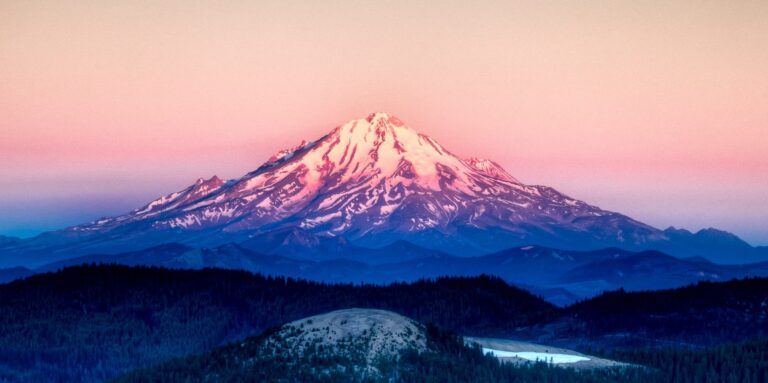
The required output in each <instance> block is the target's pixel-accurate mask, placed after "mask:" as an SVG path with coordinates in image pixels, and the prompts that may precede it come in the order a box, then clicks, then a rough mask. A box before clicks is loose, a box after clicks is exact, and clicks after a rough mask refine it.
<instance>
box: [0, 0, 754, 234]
mask: <svg viewBox="0 0 768 383" xmlns="http://www.w3.org/2000/svg"><path fill="white" fill-rule="evenodd" d="M0 20H2V22H0V161H1V162H0V210H2V211H4V213H5V214H4V216H3V217H1V218H0V234H2V233H7V234H20V235H30V234H32V233H34V232H36V231H40V230H44V229H53V228H57V227H60V226H63V225H69V224H74V223H79V222H81V221H84V220H90V219H92V218H95V217H97V216H100V215H107V214H114V213H119V212H122V211H124V210H128V209H130V208H133V207H137V206H138V205H140V204H142V203H144V202H146V201H147V200H148V199H151V198H153V197H155V196H157V195H160V194H165V193H167V192H170V191H173V190H176V189H179V188H181V187H183V186H185V185H187V184H189V183H191V182H192V181H194V179H196V178H197V177H200V176H210V175H212V174H218V175H220V176H222V177H237V176H240V175H241V174H243V173H245V172H247V171H250V170H253V169H255V168H256V167H258V165H259V164H260V163H261V162H263V161H264V160H265V159H266V158H268V157H269V156H270V155H271V154H272V153H273V152H274V151H277V150H278V149H280V148H282V147H285V146H291V145H294V144H296V143H298V142H299V141H301V139H313V138H317V137H319V136H321V135H322V134H324V133H326V132H327V131H329V130H330V129H331V128H332V127H334V126H336V125H338V124H340V123H342V122H344V121H346V120H349V119H352V118H358V117H361V116H365V115H367V114H368V113H370V112H372V111H376V110H381V111H387V112H389V113H392V114H395V115H397V116H399V117H400V118H401V119H402V120H404V121H405V122H406V123H407V124H408V125H409V126H411V127H413V128H415V129H417V130H419V131H421V132H423V133H426V134H429V135H431V136H433V137H434V138H436V139H437V140H438V141H440V142H441V143H442V144H443V145H444V146H446V147H448V148H449V149H451V150H452V151H453V152H455V153H457V154H460V155H464V156H470V155H478V156H483V157H488V158H491V159H494V160H496V161H497V162H499V163H501V164H502V165H503V166H505V167H506V168H507V169H508V170H509V172H510V173H512V174H513V175H514V176H516V177H517V178H519V179H521V180H522V181H524V182H527V183H535V184H546V185H551V186H554V187H556V188H558V189H560V190H561V191H563V192H565V193H566V194H569V195H572V196H574V197H577V198H580V199H584V200H586V201H587V202H590V203H593V204H596V205H598V206H600V207H603V208H606V209H610V210H615V211H620V212H623V213H626V214H628V215H631V216H633V217H635V218H637V219H640V220H642V221H645V222H647V223H650V224H652V225H655V226H658V227H662V228H663V227H666V226H669V225H676V226H683V227H687V228H689V229H699V228H701V227H709V226H714V227H718V228H722V229H726V230H729V231H733V232H735V233H737V234H739V235H741V236H743V237H744V238H745V239H747V240H749V241H750V242H752V243H757V244H768V226H767V225H765V223H764V222H766V221H768V220H767V219H766V218H768V155H766V153H768V2H766V1H672V2H670V1H615V0H614V1H475V2H468V1H439V2H436V1H431V2H419V1H317V2H308V1H270V2H265V1H230V2H213V1H210V2H209V1H189V0H187V1H163V2H157V1H110V0H101V1H76V2H65V1H53V0H49V1H2V2H0Z"/></svg>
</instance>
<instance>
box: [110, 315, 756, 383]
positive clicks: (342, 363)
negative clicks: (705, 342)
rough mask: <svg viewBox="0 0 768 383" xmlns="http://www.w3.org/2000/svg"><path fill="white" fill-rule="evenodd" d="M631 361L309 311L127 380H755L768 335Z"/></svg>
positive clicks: (617, 354)
mask: <svg viewBox="0 0 768 383" xmlns="http://www.w3.org/2000/svg"><path fill="white" fill-rule="evenodd" d="M611 357H613V358H615V359H620V360H624V361H628V362H630V363H631V364H621V365H618V366H614V367H607V368H592V369H586V370H585V369H579V370H576V369H572V368H561V367H556V366H553V365H548V364H546V363H541V362H539V363H532V362H527V363H504V362H501V361H500V360H497V359H496V358H494V357H492V356H490V355H483V353H482V351H481V350H480V349H479V348H472V347H468V346H467V345H466V344H465V343H464V342H462V340H461V337H458V336H456V335H453V334H451V333H449V332H445V331H441V330H439V329H438V328H436V327H435V326H431V325H427V326H424V325H422V324H419V323H417V322H415V321H412V320H410V319H408V318H405V317H402V316H400V315H398V314H395V313H392V312H388V311H383V310H366V309H352V310H340V311H334V312H331V313H327V314H322V315H318V316H313V317H310V318H305V319H302V320H299V321H295V322H292V323H289V324H287V325H285V326H282V327H280V328H279V329H275V330H271V331H268V332H265V333H264V334H262V335H260V336H257V337H251V338H248V339H246V340H244V341H241V342H237V343H234V344H231V345H229V346H225V347H220V348H216V349H214V350H213V351H211V352H208V353H204V354H201V355H196V356H190V357H186V358H178V359H174V360H171V361H169V362H165V363H162V364H160V365H158V366H153V367H151V368H146V369H140V370H136V371H133V372H131V373H128V374H126V375H124V376H121V377H120V378H118V379H117V380H116V382H119V383H129V382H157V383H164V382H179V381H185V382H253V381H280V382H473V383H477V382H494V383H496V382H559V383H570V382H590V383H600V382H623V383H632V382H643V383H676V382H680V383H682V382H712V383H714V382H755V383H761V382H766V381H768V342H766V341H752V342H747V343H738V344H727V345H721V346H718V347H713V348H709V349H664V350H651V349H640V350H631V351H614V352H612V353H611Z"/></svg>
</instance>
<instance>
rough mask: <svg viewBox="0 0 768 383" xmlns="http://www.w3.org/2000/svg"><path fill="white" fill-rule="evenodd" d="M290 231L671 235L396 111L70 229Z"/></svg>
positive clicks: (544, 238) (615, 237) (490, 240)
mask: <svg viewBox="0 0 768 383" xmlns="http://www.w3.org/2000/svg"><path fill="white" fill-rule="evenodd" d="M285 228H296V229H300V230H303V231H306V232H309V233H311V234H312V235H317V236H321V237H343V238H345V239H346V240H349V241H351V242H352V243H358V244H360V245H363V246H374V247H375V246H383V245H386V244H388V243H392V242H394V241H397V240H408V241H412V242H414V243H417V244H420V245H422V246H427V247H432V248H435V249H440V250H449V249H452V250H454V253H456V252H464V251H466V252H468V253H474V254H480V253H483V252H487V251H493V250H498V249H502V248H505V247H509V246H514V245H524V244H532V243H537V244H542V245H560V246H565V247H568V246H569V245H570V247H571V248H580V247H581V248H583V247H593V246H607V245H621V244H626V245H635V244H642V243H645V242H649V241H653V240H657V239H661V238H663V237H664V234H663V233H662V232H660V231H659V230H657V229H654V228H652V227H650V226H647V225H644V224H642V223H640V222H637V221H634V220H632V219H630V218H628V217H625V216H623V215H620V214H617V213H612V212H608V211H604V210H601V209H599V208H597V207H594V206H590V205H588V204H586V203H584V202H582V201H579V200H576V199H573V198H570V197H568V196H565V195H563V194H561V193H559V192H557V191H555V190H554V189H551V188H548V187H544V186H531V185H525V184H523V183H521V182H519V181H518V180H517V179H515V178H514V177H512V176H511V175H510V174H509V173H507V172H506V171H505V170H504V169H503V168H502V167H501V166H499V165H498V164H496V163H495V162H493V161H490V160H485V159H480V158H469V159H461V158H459V157H457V156H455V155H453V154H452V153H451V152H450V151H448V150H447V149H446V148H444V147H443V146H441V145H440V144H439V143H438V142H437V141H435V140H434V139H432V138H431V137H428V136H425V135H423V134H419V133H417V132H416V131H414V130H412V129H411V128H409V127H407V126H406V125H405V124H404V123H403V122H402V121H401V120H400V119H398V118H397V117H394V116H391V115H389V114H386V113H373V114H371V115H369V116H368V117H366V118H363V119H357V120H352V121H349V122H347V123H345V124H343V125H341V126H339V127H336V128H335V129H333V130H331V131H330V132H329V133H328V134H327V135H325V136H323V137H321V138H320V139H318V140H316V141H312V142H302V143H301V144H300V145H298V146H296V147H294V148H290V149H288V150H284V151H281V152H279V153H277V154H276V155H274V156H272V158H270V160H269V161H267V163H265V164H263V165H262V166H261V167H259V168H258V169H257V170H255V171H253V172H251V173H249V174H247V175H245V176H244V177H242V178H240V179H236V180H231V181H228V182H224V181H222V180H220V179H218V178H217V177H214V178H211V179H209V180H203V179H200V180H198V182H196V183H195V184H194V185H192V186H190V187H188V188H187V189H184V190H182V191H180V192H177V193H173V194H170V195H167V196H164V197H162V198H159V199H157V200H155V201H153V202H151V203H150V204H148V205H147V206H145V207H143V208H141V209H137V210H135V211H133V212H131V213H129V214H126V215H124V216H120V217H115V218H107V219H102V220H98V221H95V222H93V223H92V224H89V225H84V226H78V227H75V228H73V229H70V230H74V231H77V232H80V233H83V232H85V233H105V232H110V231H113V230H119V231H120V232H126V231H134V232H152V231H155V232H158V231H160V232H167V231H171V232H173V233H175V235H178V236H179V237H184V235H185V233H186V234H188V235H191V236H195V237H196V238H200V237H201V235H200V233H201V232H203V231H209V234H213V235H209V236H208V237H209V238H213V237H220V238H228V240H231V238H232V237H233V236H234V237H237V236H238V235H239V237H238V238H240V239H243V238H250V237H253V236H257V235H259V234H263V233H266V232H269V231H272V230H275V229H285ZM181 241H182V242H186V243H190V244H194V243H193V241H190V240H185V239H184V238H182V239H181ZM569 242H572V243H569ZM464 254H467V253H464Z"/></svg>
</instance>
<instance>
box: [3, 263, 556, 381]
mask: <svg viewBox="0 0 768 383" xmlns="http://www.w3.org/2000/svg"><path fill="white" fill-rule="evenodd" d="M350 307H369V308H380V309H388V310H392V311H395V312H398V313H400V314H403V315H407V316H408V317H410V318H414V319H417V320H419V321H422V322H425V323H436V324H438V325H439V326H441V327H443V328H446V329H452V330H454V331H457V332H460V333H468V334H486V335H489V334H497V333H498V332H499V331H503V330H504V329H512V328H517V327H521V326H528V325H530V324H532V323H538V322H541V321H546V320H548V319H550V318H553V317H554V316H556V315H557V313H558V310H557V309H556V308H555V307H554V306H552V305H550V304H549V303H546V302H544V301H543V300H541V299H540V298H537V297H535V296H533V295H531V294H530V293H528V292H526V291H524V290H520V289H518V288H515V287H511V286H508V285H507V284H506V283H504V282H503V281H501V280H500V279H496V278H490V277H476V278H441V279H437V280H434V281H420V282H414V283H410V284H393V285H388V286H366V285H363V286H353V285H329V284H322V283H314V282H306V281H299V280H293V279H286V278H270V277H263V276H260V275H254V274H250V273H247V272H242V271H227V270H216V269H207V270H197V271H191V270H167V269H159V268H146V267H137V268H130V267H126V266H78V267H72V268H68V269H65V270H63V271H60V272H57V273H52V274H40V275H35V276H32V277H30V278H28V279H25V280H20V281H16V282H13V283H10V284H7V285H0V381H3V380H4V379H6V380H11V381H40V382H43V381H46V382H47V381H62V382H64V381H66V382H73V381H84V382H87V381H102V380H105V379H108V378H111V377H114V376H116V374H118V373H121V372H125V371H127V370H130V369H133V368H136V367H140V366H148V365H151V364H154V363H157V362H160V361H163V360H166V359H168V358H170V357H175V356H183V355H189V354H193V353H200V352H204V351H207V350H210V349H211V348H213V347H215V346H218V345H222V344H225V343H226V342H229V341H233V340H238V339H243V338H245V337H246V336H249V335H253V334H258V333H261V332H262V331H264V330H265V329H267V328H269V327H273V326H277V325H281V324H283V323H287V322H290V321H292V320H296V319H299V318H303V317H306V316H309V315H314V314H319V313H323V312H327V311H331V310H336V309H341V308H350Z"/></svg>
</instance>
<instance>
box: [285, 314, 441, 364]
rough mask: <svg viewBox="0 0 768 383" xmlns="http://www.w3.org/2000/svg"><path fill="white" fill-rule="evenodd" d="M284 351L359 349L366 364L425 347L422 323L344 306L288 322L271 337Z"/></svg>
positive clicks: (421, 349)
mask: <svg viewBox="0 0 768 383" xmlns="http://www.w3.org/2000/svg"><path fill="white" fill-rule="evenodd" d="M271 338H273V339H280V344H281V347H284V348H285V349H286V352H291V353H295V354H299V355H302V354H304V353H305V351H306V350H310V349H314V348H316V347H317V346H320V345H322V346H323V347H324V348H328V349H334V350H338V351H341V352H343V351H345V350H344V349H345V348H354V350H346V351H354V352H362V353H364V354H365V355H364V356H365V359H366V360H367V362H368V363H371V362H373V361H374V360H375V359H376V358H377V357H382V356H383V357H397V356H398V355H399V354H400V352H402V351H404V350H406V349H415V350H418V351H425V350H427V343H426V342H427V340H426V335H425V333H424V329H423V326H422V325H420V324H419V323H417V322H415V321H413V320H411V319H409V318H406V317H404V316H402V315H399V314H396V313H393V312H391V311H386V310H376V309H346V310H337V311H332V312H329V313H326V314H321V315H316V316H312V317H308V318H304V319H300V320H297V321H294V322H291V323H288V324H286V325H284V326H282V327H281V328H280V330H279V331H278V332H277V333H276V334H274V335H272V336H271Z"/></svg>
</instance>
